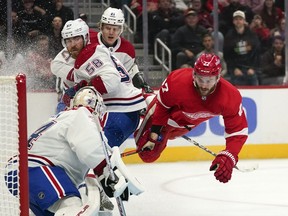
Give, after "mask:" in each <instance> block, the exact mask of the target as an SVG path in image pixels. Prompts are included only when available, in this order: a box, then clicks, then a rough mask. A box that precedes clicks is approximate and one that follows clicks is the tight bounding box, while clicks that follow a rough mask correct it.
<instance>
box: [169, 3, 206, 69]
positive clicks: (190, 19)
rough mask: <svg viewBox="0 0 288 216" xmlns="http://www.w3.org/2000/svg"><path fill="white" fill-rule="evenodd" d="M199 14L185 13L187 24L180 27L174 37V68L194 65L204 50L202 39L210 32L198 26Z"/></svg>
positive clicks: (193, 11) (188, 11)
mask: <svg viewBox="0 0 288 216" xmlns="http://www.w3.org/2000/svg"><path fill="white" fill-rule="evenodd" d="M198 20H199V18H198V14H197V12H196V11H195V10H193V9H188V10H187V11H186V12H185V22H186V24H185V25H183V26H181V27H179V28H178V29H177V30H176V32H175V34H174V35H173V37H172V44H173V47H172V52H173V59H176V62H175V61H174V62H173V68H174V69H176V68H180V67H181V66H182V65H184V64H188V65H190V66H193V65H194V62H195V57H196V55H197V54H198V53H199V52H201V50H203V48H204V47H203V45H202V37H203V36H204V34H207V33H208V31H207V30H206V29H205V28H204V27H203V26H201V25H199V24H198Z"/></svg>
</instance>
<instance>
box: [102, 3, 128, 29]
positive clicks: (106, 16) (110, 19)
mask: <svg viewBox="0 0 288 216" xmlns="http://www.w3.org/2000/svg"><path fill="white" fill-rule="evenodd" d="M103 23H105V24H109V25H117V26H121V32H120V34H122V32H123V29H124V23H125V18H124V14H123V12H122V10H121V9H118V8H112V7H108V8H107V9H106V10H105V11H104V12H103V14H102V16H101V20H100V29H102V24H103Z"/></svg>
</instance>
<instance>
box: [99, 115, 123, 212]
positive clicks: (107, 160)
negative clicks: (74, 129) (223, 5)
mask: <svg viewBox="0 0 288 216" xmlns="http://www.w3.org/2000/svg"><path fill="white" fill-rule="evenodd" d="M95 122H96V125H97V127H98V130H99V133H100V136H101V140H102V145H103V149H104V154H105V160H106V163H107V166H108V168H109V172H110V176H111V178H112V179H111V180H112V181H115V179H116V177H115V173H114V171H113V169H112V165H111V161H110V157H109V154H108V147H107V145H108V144H107V143H106V141H105V138H104V133H103V130H102V127H101V125H100V122H99V116H98V114H96V116H95ZM115 199H116V202H117V206H118V209H119V213H120V215H121V216H126V212H125V208H124V205H123V202H122V199H121V198H120V196H118V197H115Z"/></svg>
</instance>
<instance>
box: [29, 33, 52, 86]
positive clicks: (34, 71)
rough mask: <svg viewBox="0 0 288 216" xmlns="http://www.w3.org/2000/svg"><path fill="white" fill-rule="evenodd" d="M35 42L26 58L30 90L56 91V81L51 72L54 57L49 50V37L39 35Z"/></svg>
mask: <svg viewBox="0 0 288 216" xmlns="http://www.w3.org/2000/svg"><path fill="white" fill-rule="evenodd" d="M35 41H36V44H35V45H34V46H33V47H32V48H31V49H30V50H29V51H28V53H27V57H26V61H27V67H28V71H27V74H28V76H27V78H28V79H27V86H28V89H30V90H54V89H55V82H56V79H55V76H54V75H53V74H52V72H51V70H50V62H51V61H52V55H51V53H50V49H49V38H48V36H47V35H38V36H37V37H36V39H35ZM29 80H30V81H29Z"/></svg>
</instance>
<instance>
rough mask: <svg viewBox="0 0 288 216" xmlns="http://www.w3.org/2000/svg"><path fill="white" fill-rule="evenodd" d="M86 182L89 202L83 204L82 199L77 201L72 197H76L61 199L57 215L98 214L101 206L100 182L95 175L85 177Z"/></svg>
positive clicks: (88, 215) (94, 215)
mask: <svg viewBox="0 0 288 216" xmlns="http://www.w3.org/2000/svg"><path fill="white" fill-rule="evenodd" d="M85 183H86V187H87V193H88V195H87V202H85V203H84V204H82V201H81V200H80V199H79V198H78V197H77V198H78V200H79V201H80V205H79V201H78V202H77V203H76V202H75V200H73V201H74V202H72V199H73V198H74V199H75V198H76V197H68V198H66V199H64V200H61V201H62V202H61V201H60V202H61V203H60V205H59V210H57V211H56V212H55V216H66V215H67V216H68V215H69V216H70V215H80V214H81V215H83V216H98V212H99V208H100V192H99V187H98V183H97V180H96V177H95V176H91V175H88V176H86V178H85Z"/></svg>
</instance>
